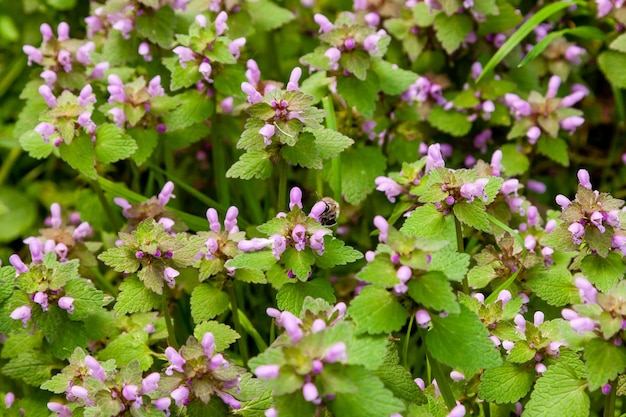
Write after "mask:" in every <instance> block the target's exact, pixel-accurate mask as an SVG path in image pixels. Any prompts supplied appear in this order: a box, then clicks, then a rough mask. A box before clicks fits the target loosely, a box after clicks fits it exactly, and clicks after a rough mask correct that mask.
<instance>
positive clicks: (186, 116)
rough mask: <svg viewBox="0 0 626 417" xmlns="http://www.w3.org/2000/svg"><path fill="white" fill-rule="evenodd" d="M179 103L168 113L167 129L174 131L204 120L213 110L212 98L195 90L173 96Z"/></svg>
mask: <svg viewBox="0 0 626 417" xmlns="http://www.w3.org/2000/svg"><path fill="white" fill-rule="evenodd" d="M174 97H175V98H176V99H177V100H178V102H179V103H180V105H179V106H178V107H176V108H175V109H174V110H173V111H171V112H170V113H169V118H168V119H167V120H166V124H167V128H168V131H175V130H179V129H184V128H186V127H189V126H192V125H194V124H196V123H200V122H204V121H206V120H207V119H209V118H210V117H211V115H212V114H213V112H214V111H215V108H214V103H213V100H211V99H209V98H208V97H207V96H206V95H204V94H201V93H199V92H197V91H196V90H189V91H185V92H184V93H181V94H178V95H176V96H174Z"/></svg>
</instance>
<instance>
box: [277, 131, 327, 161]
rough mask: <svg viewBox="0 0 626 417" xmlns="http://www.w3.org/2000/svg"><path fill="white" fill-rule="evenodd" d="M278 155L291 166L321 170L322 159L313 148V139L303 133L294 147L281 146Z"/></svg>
mask: <svg viewBox="0 0 626 417" xmlns="http://www.w3.org/2000/svg"><path fill="white" fill-rule="evenodd" d="M280 154H281V155H282V156H283V158H285V161H287V162H289V163H290V164H291V165H300V166H301V167H302V168H310V169H322V158H321V157H320V155H319V153H318V151H317V147H316V146H315V137H314V136H313V135H312V134H310V133H308V132H304V133H302V134H301V135H300V136H298V141H297V142H296V144H295V145H294V146H283V147H282V148H281V150H280Z"/></svg>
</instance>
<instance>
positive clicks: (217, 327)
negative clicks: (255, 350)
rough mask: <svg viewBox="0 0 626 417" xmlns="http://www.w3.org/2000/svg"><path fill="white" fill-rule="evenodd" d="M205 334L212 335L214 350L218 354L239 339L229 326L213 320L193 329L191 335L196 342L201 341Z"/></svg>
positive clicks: (237, 334)
mask: <svg viewBox="0 0 626 417" xmlns="http://www.w3.org/2000/svg"><path fill="white" fill-rule="evenodd" d="M207 332H211V333H213V336H214V337H215V348H216V349H217V351H218V352H222V351H224V350H226V349H228V346H230V345H232V344H233V343H235V341H236V340H237V339H239V338H240V337H241V336H239V333H237V332H236V331H234V330H233V329H231V328H230V326H227V325H225V324H223V323H220V322H218V321H214V320H209V321H205V322H202V323H200V324H198V325H197V326H196V327H195V328H194V329H193V335H194V337H195V338H196V339H198V340H202V336H204V334H205V333H207Z"/></svg>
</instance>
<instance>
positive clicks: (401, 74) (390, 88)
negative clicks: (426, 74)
mask: <svg viewBox="0 0 626 417" xmlns="http://www.w3.org/2000/svg"><path fill="white" fill-rule="evenodd" d="M371 66H372V71H374V72H375V73H376V75H378V79H379V80H380V89H381V90H382V91H383V92H384V93H385V94H389V95H394V96H395V95H399V94H402V93H403V92H405V91H406V90H408V88H409V87H410V86H411V84H413V83H414V82H415V81H416V80H417V77H418V75H417V74H416V73H414V72H412V71H407V70H404V69H401V68H399V67H398V66H397V65H394V64H392V63H391V62H387V61H384V60H382V59H372V61H371Z"/></svg>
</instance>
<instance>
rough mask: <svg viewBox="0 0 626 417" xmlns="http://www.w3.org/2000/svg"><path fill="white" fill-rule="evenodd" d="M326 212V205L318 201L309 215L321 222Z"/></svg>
mask: <svg viewBox="0 0 626 417" xmlns="http://www.w3.org/2000/svg"><path fill="white" fill-rule="evenodd" d="M325 211H326V203H325V202H323V201H318V202H317V203H315V204H314V205H313V207H311V212H310V213H309V217H311V218H313V219H315V220H317V221H318V222H319V221H320V216H321V215H322V214H323V213H324V212H325Z"/></svg>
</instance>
